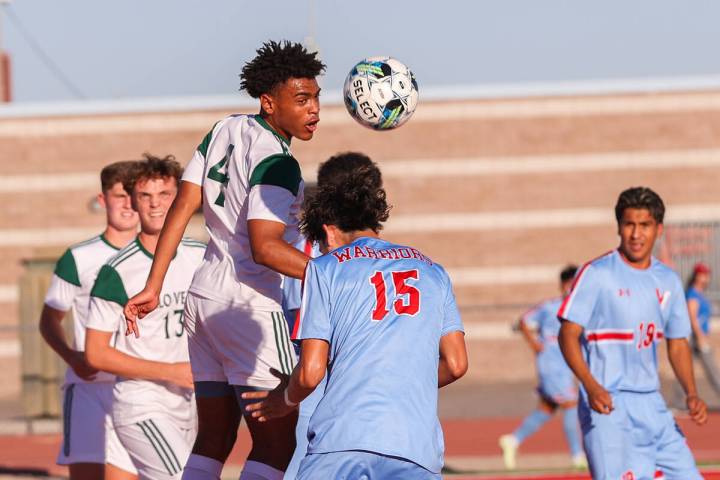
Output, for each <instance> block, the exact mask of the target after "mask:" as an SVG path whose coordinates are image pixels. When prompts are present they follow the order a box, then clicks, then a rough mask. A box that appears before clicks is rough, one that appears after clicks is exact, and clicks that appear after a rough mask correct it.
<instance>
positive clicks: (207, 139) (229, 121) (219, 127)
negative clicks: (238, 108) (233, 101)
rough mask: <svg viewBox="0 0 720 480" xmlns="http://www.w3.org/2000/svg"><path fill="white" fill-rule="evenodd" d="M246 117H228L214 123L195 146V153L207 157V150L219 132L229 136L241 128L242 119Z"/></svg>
mask: <svg viewBox="0 0 720 480" xmlns="http://www.w3.org/2000/svg"><path fill="white" fill-rule="evenodd" d="M246 118H247V115H241V114H236V115H229V116H227V117H225V118H223V119H222V120H218V121H217V122H215V125H213V126H212V128H211V129H210V130H208V132H207V133H206V134H205V136H204V137H203V139H202V141H201V142H200V144H199V145H198V146H197V151H198V152H200V153H201V154H202V156H203V157H206V156H207V152H208V149H209V148H210V145H211V144H212V143H213V140H214V139H215V138H217V137H218V136H219V135H220V134H221V132H228V133H229V134H232V133H234V132H235V131H236V130H237V129H238V128H239V127H240V128H241V127H242V123H243V121H244V119H246Z"/></svg>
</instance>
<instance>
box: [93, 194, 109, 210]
mask: <svg viewBox="0 0 720 480" xmlns="http://www.w3.org/2000/svg"><path fill="white" fill-rule="evenodd" d="M96 199H97V202H98V205H100V206H101V207H102V208H107V203H105V194H104V193H98V194H97V197H96Z"/></svg>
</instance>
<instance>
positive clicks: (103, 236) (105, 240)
mask: <svg viewBox="0 0 720 480" xmlns="http://www.w3.org/2000/svg"><path fill="white" fill-rule="evenodd" d="M100 240H102V241H103V243H104V244H105V245H107V246H108V247H110V248H112V249H113V250H117V251H120V248H119V247H116V246H115V245H113V244H112V243H110V242H108V239H107V238H106V237H105V232H103V233H101V234H100Z"/></svg>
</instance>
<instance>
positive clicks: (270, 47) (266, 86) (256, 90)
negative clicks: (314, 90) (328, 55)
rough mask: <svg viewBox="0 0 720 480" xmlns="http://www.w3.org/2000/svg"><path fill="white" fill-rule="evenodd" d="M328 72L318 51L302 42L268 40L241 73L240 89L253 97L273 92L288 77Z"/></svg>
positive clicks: (302, 76)
mask: <svg viewBox="0 0 720 480" xmlns="http://www.w3.org/2000/svg"><path fill="white" fill-rule="evenodd" d="M323 71H325V64H324V63H322V62H321V61H320V60H318V58H317V53H316V52H308V50H307V49H306V48H305V47H304V46H303V45H302V44H300V43H293V42H290V41H287V40H283V41H282V42H274V41H272V40H271V41H269V42H265V43H263V45H262V47H260V48H259V49H258V50H257V56H256V57H255V58H253V59H252V60H251V61H249V62H248V63H246V64H245V66H244V67H243V69H242V73H241V74H240V90H246V91H247V92H248V94H249V95H250V96H251V97H253V98H260V95H262V94H263V93H268V92H270V91H272V89H274V88H275V87H276V86H277V85H278V84H281V83H283V82H285V81H287V80H288V79H289V78H315V77H317V76H318V75H320V74H321V73H322V72H323Z"/></svg>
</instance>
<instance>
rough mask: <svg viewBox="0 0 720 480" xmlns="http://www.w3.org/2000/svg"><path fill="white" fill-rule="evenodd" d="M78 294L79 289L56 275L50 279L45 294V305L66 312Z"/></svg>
mask: <svg viewBox="0 0 720 480" xmlns="http://www.w3.org/2000/svg"><path fill="white" fill-rule="evenodd" d="M79 294H80V287H79V286H77V285H74V284H72V283H70V282H68V281H66V280H63V279H62V278H60V277H59V276H57V275H56V274H54V275H53V276H52V278H51V279H50V287H49V288H48V291H47V293H46V294H45V305H47V306H48V307H51V308H54V309H55V310H60V311H62V312H67V311H68V310H70V307H72V304H73V302H74V301H75V297H77V296H78V295H79Z"/></svg>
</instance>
